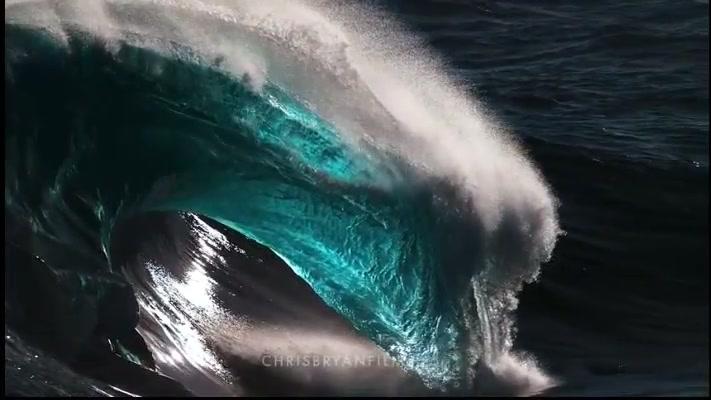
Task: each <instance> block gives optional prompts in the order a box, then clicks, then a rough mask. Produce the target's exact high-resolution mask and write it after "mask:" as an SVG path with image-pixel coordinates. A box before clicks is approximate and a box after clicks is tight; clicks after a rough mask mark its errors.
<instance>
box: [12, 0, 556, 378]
mask: <svg viewBox="0 0 711 400" xmlns="http://www.w3.org/2000/svg"><path fill="white" fill-rule="evenodd" d="M5 10H6V17H5V22H6V28H7V26H8V25H10V26H14V27H17V28H18V29H29V30H30V31H34V32H35V33H37V32H42V33H43V34H44V35H46V36H47V37H49V38H51V39H52V41H53V42H52V43H53V44H51V45H50V44H48V43H46V44H45V46H50V47H51V46H54V47H53V53H51V54H48V53H42V52H39V51H35V50H36V49H35V50H32V49H28V47H31V46H33V45H37V44H36V43H35V44H28V43H26V42H23V41H22V37H21V36H22V35H20V34H18V35H17V36H14V37H13V36H11V37H10V39H9V42H10V44H8V37H7V35H6V49H8V48H9V49H10V50H11V51H10V52H9V54H10V56H11V57H9V59H10V61H9V64H6V83H7V82H10V83H11V85H12V86H13V89H12V91H11V93H12V94H15V95H18V96H20V94H22V95H23V96H30V97H32V96H34V97H36V98H40V96H39V88H38V87H34V86H33V85H32V84H31V83H29V79H33V78H35V77H32V76H29V77H28V75H31V74H30V73H28V72H27V70H28V69H27V68H25V67H27V65H30V64H26V63H31V62H32V61H31V60H30V61H28V57H29V58H32V57H45V60H48V59H49V58H51V57H58V58H60V59H63V60H64V61H63V62H62V63H58V64H56V65H57V67H56V70H52V72H53V73H55V74H57V75H56V77H57V78H58V79H59V81H60V82H64V83H66V86H61V87H59V88H58V90H59V91H58V93H57V94H56V95H55V97H48V98H45V99H43V100H42V101H44V102H46V103H47V104H40V108H41V107H46V110H48V112H47V113H46V114H45V115H43V116H42V118H44V119H46V120H47V122H46V123H44V125H42V126H39V127H28V126H27V125H26V124H29V123H30V122H29V121H34V120H36V117H37V116H36V115H33V114H32V112H33V111H31V110H24V109H21V107H22V106H23V105H25V104H24V103H22V104H18V105H13V106H12V107H15V108H12V109H11V110H10V111H11V112H14V113H15V116H17V117H18V118H14V119H12V121H14V122H12V123H11V125H10V126H9V129H8V131H9V132H10V135H8V137H10V139H8V138H7V137H6V144H9V146H8V147H14V148H18V149H20V150H22V152H21V153H18V154H30V156H28V157H30V158H32V157H33V156H32V154H35V153H44V154H50V155H51V157H49V159H52V160H55V159H59V160H60V162H59V163H58V165H59V166H58V167H56V169H54V170H53V169H52V166H49V165H45V166H44V167H45V168H47V171H48V172H47V174H48V175H50V176H52V177H53V179H52V180H49V181H47V180H42V179H39V178H37V177H36V176H33V177H30V178H29V179H28V180H27V181H25V183H22V184H19V183H18V184H17V187H16V188H12V189H11V190H10V191H9V192H8V187H7V185H6V199H7V198H8V193H10V195H9V198H10V200H11V201H10V202H8V201H6V204H7V203H10V204H11V206H12V207H17V208H19V209H23V210H24V211H23V212H24V213H25V214H27V215H28V218H29V219H32V220H33V221H34V223H35V224H36V226H38V231H41V232H44V233H47V234H50V235H52V236H54V237H58V236H61V235H59V233H60V232H70V233H71V234H70V235H69V236H67V238H69V237H79V236H82V235H83V234H84V233H85V232H89V235H90V236H91V235H93V236H94V239H93V240H94V241H96V242H98V243H100V246H103V247H102V250H101V251H102V252H103V253H104V254H103V256H104V257H107V256H108V250H107V248H108V245H107V243H108V241H109V237H110V233H111V229H112V226H113V224H114V221H115V220H117V219H120V218H122V217H123V216H125V215H127V214H131V213H140V212H144V211H148V210H156V209H158V210H180V211H189V212H196V213H201V214H203V215H206V216H208V217H211V218H213V219H215V220H217V221H219V222H221V223H223V224H225V225H227V226H229V227H231V228H233V229H236V230H238V231H240V232H242V233H244V234H245V235H247V236H249V237H251V238H253V239H256V240H257V241H258V242H260V243H262V244H265V245H267V246H268V247H270V248H272V249H273V250H274V251H275V252H276V253H277V254H279V255H280V256H281V257H282V258H283V259H284V260H285V261H286V262H287V263H288V264H289V265H290V266H291V268H292V269H293V270H294V272H295V273H297V274H298V275H299V276H300V277H301V278H303V279H304V280H305V281H306V282H308V283H309V285H310V286H311V287H312V288H313V289H314V291H315V292H316V293H317V294H318V295H319V296H320V297H321V298H322V299H323V300H324V301H325V302H326V303H327V304H328V305H329V306H330V307H332V308H333V309H334V310H336V311H338V312H339V313H340V314H341V315H343V316H344V317H345V318H347V319H348V320H349V321H350V322H351V323H352V324H353V325H354V326H355V327H356V329H358V330H359V331H361V332H362V333H363V334H364V335H366V336H368V337H369V338H371V339H372V340H374V341H375V342H376V343H378V344H379V345H380V346H381V347H382V348H383V349H384V350H385V351H387V352H388V353H389V354H391V355H392V356H393V357H394V358H395V359H396V360H397V361H398V362H400V363H402V364H403V365H404V366H405V367H406V368H408V369H411V370H413V371H415V372H417V373H418V374H419V375H420V376H422V378H423V379H424V380H425V382H426V383H427V384H429V385H430V386H432V387H441V386H455V387H457V386H462V385H464V386H472V385H474V383H473V382H472V379H473V377H472V373H473V372H472V371H473V366H474V365H475V364H476V363H477V362H479V361H482V362H484V363H486V364H487V365H489V366H491V367H492V368H493V367H494V366H495V365H497V363H500V362H503V361H502V360H509V359H514V360H515V359H516V358H515V357H513V358H512V356H511V354H510V351H511V348H512V345H513V343H512V341H513V329H514V324H513V319H512V316H511V314H512V312H513V311H514V310H515V308H516V306H517V299H516V293H517V292H518V291H519V290H520V289H521V287H522V285H523V284H524V283H525V282H531V281H533V280H535V279H536V277H537V275H538V273H539V266H540V263H541V262H544V261H546V260H547V259H548V258H549V257H550V255H551V253H552V251H553V247H554V245H555V241H556V238H557V236H558V235H559V233H560V230H559V228H558V223H557V216H556V207H557V204H556V200H555V198H554V197H553V196H552V194H551V192H550V190H549V188H548V187H547V185H546V184H545V182H544V180H543V178H542V177H541V175H540V173H539V172H538V171H537V170H536V169H535V167H534V166H533V165H532V164H531V163H530V162H529V161H528V160H527V159H526V158H525V157H524V155H523V152H522V150H521V149H519V147H518V145H517V144H516V143H515V141H514V140H513V139H512V138H511V137H510V136H509V135H508V134H507V133H506V132H505V130H504V129H502V128H501V126H500V124H497V123H496V122H495V121H494V119H493V118H492V117H491V116H489V115H488V114H487V113H486V112H485V110H484V108H483V106H482V105H481V104H479V103H478V102H476V101H475V100H474V99H472V98H471V97H470V96H469V95H467V94H466V93H465V91H463V90H461V89H459V88H457V87H456V86H455V85H454V84H453V83H451V82H452V80H451V79H450V78H449V77H448V74H447V73H446V72H445V69H444V67H443V66H442V63H440V62H439V61H437V58H436V57H434V56H433V55H432V54H431V53H430V52H428V51H427V50H426V49H425V48H423V47H421V46H420V45H419V44H417V42H416V40H415V39H413V38H412V37H410V36H409V35H408V34H406V33H405V32H404V31H403V30H402V29H400V28H399V27H398V26H397V25H396V24H394V23H391V22H390V21H391V20H389V19H387V18H384V17H383V15H382V13H379V12H378V11H373V10H366V9H363V8H359V7H354V6H352V5H342V4H338V5H337V4H332V3H328V2H326V3H318V2H313V3H312V2H301V1H288V2H277V1H274V2H267V3H266V4H264V2H261V3H260V2H256V1H255V2H251V1H245V2H223V1H190V2H188V1H178V0H163V1H157V0H155V1H148V0H146V1H139V0H136V1H108V0H107V1H102V2H94V3H92V6H91V7H85V4H84V3H83V2H78V1H71V0H66V1H24V2H23V1H21V2H6V4H5ZM382 21H386V22H382ZM13 40H14V41H13ZM33 51H34V52H33ZM38 54H42V56H39V55H38ZM99 59H100V60H101V65H102V68H103V69H100V68H96V69H92V66H94V65H98V64H96V63H97V60H99ZM49 64H50V63H49V62H48V63H46V64H42V65H39V66H38V65H35V66H34V68H36V69H37V70H42V68H45V66H46V65H49ZM87 65H88V67H87ZM23 68H25V70H23ZM61 68H65V69H61ZM84 68H87V70H85V69H84ZM79 71H82V73H85V72H86V71H89V72H90V75H82V74H81V73H79ZM107 71H108V72H107ZM23 74H25V75H23ZM72 74H75V75H72ZM87 77H88V79H94V80H96V81H94V82H87V81H84V80H85V79H87ZM116 77H119V78H116ZM97 82H98V83H100V84H97ZM127 82H128V83H127ZM137 88H139V90H136V89H137ZM77 89H81V90H77ZM102 91H103V92H102ZM63 95H65V96H66V97H65V98H62V97H60V96H63ZM100 96H101V97H100ZM18 98H19V97H18ZM97 99H105V100H104V101H105V102H106V103H105V104H96V102H97ZM53 100H57V103H56V104H67V106H66V107H67V111H68V113H69V114H70V115H71V116H72V117H71V118H74V121H76V120H79V121H82V122H81V123H80V124H78V125H79V126H76V125H71V124H69V123H68V122H67V121H69V120H70V119H71V118H70V117H67V115H65V114H62V113H56V112H52V107H53V106H54V105H53V104H49V103H50V102H51V101H53ZM71 105H73V106H75V108H72V107H71ZM102 106H105V108H102ZM82 107H84V108H86V109H82ZM87 109H88V110H89V111H91V112H100V113H102V114H101V116H102V117H103V118H104V120H101V121H99V119H98V117H97V116H96V115H93V116H92V118H90V119H88V120H86V119H84V118H85V117H86V115H85V113H86V112H87ZM122 109H125V110H127V111H121V110H122ZM122 112H123V113H126V114H125V115H124V117H126V118H129V117H130V122H127V121H123V122H117V121H119V116H120V114H121V113H122ZM23 113H24V114H23ZM137 116H139V117H141V118H144V120H142V121H143V122H144V123H143V125H140V124H137V123H135V122H134V121H135V118H136V117H137ZM107 121H108V122H107ZM50 122H53V123H55V124H52V123H50ZM42 123H43V122H40V125H41V124H42ZM12 124H14V125H12ZM132 124H135V125H132ZM6 127H8V125H7V123H6ZM61 129H65V131H63V132H61V134H60V133H58V131H59V130H61ZM30 131H32V132H34V133H33V134H34V135H36V137H35V139H33V140H34V141H32V140H25V139H24V138H23V136H22V135H26V134H27V133H26V132H30ZM127 132H130V134H128V133H127ZM50 136H52V139H51V140H50V139H48V138H49V137H50ZM8 140H9V142H8ZM61 140H66V143H70V144H71V146H74V147H71V148H70V149H69V150H68V151H67V152H66V153H61V152H60V151H59V150H57V149H53V148H50V147H48V146H47V145H48V143H49V144H51V143H52V141H61ZM43 145H44V146H45V147H44V148H42V146H43ZM146 146H149V147H150V148H151V150H152V151H154V152H156V153H155V154H160V157H161V159H160V160H159V161H156V159H157V157H156V156H155V155H154V153H152V152H148V151H146V150H145V147H146ZM129 154H131V155H132V156H133V157H139V159H141V160H146V161H149V162H151V161H152V162H153V163H154V165H151V164H150V163H147V164H146V165H145V168H126V169H123V170H120V171H116V169H115V167H114V166H113V165H112V163H118V164H119V165H120V164H124V163H127V162H129V161H128V160H129V157H128V155H129ZM32 159H33V160H41V157H37V158H32ZM25 161H26V160H25ZM13 162H15V161H13V160H10V164H11V165H10V168H8V169H9V170H11V171H14V172H13V173H14V174H16V175H15V176H12V175H11V176H10V178H14V181H15V182H20V181H21V180H22V179H21V172H19V171H20V168H19V167H17V166H15V165H12V163H13ZM18 162H19V161H18ZM7 164H8V161H6V166H7ZM18 165H19V164H18ZM8 181H13V179H8ZM27 187H31V188H30V189H27ZM70 192H71V193H78V196H77V197H79V198H80V201H79V202H80V203H82V204H83V205H81V206H78V205H76V204H75V203H76V202H77V200H76V199H74V200H73V202H74V203H72V204H67V203H56V202H55V203H52V202H51V201H49V202H48V201H47V198H51V197H52V196H54V198H55V199H56V198H62V197H63V196H68V195H67V193H70ZM28 193H32V194H34V195H35V197H37V195H36V193H41V195H39V196H38V198H40V199H41V200H40V202H39V206H37V205H36V204H33V205H30V204H29V203H28V199H27V196H28ZM77 207H81V208H83V209H84V212H85V213H87V211H86V210H87V209H88V210H90V211H88V213H90V214H93V218H95V219H96V220H97V221H98V222H97V225H96V226H88V227H85V228H82V229H83V231H84V233H82V234H77V233H76V232H75V231H76V230H77V228H76V227H74V226H73V225H71V223H70V222H69V221H72V220H75V219H77V218H75V217H76V213H77V211H76V210H77ZM6 208H7V205H6ZM67 215H68V217H67ZM79 219H80V218H79ZM67 244H68V245H73V244H74V243H67ZM452 355H454V356H452ZM507 357H508V358H507ZM493 370H494V371H496V370H497V369H496V368H493Z"/></svg>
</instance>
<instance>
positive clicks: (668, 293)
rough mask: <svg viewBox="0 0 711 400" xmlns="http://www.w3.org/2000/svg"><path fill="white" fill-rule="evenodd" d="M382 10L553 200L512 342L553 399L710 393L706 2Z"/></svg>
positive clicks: (435, 5) (458, 4)
mask: <svg viewBox="0 0 711 400" xmlns="http://www.w3.org/2000/svg"><path fill="white" fill-rule="evenodd" d="M395 8H396V9H397V10H398V14H399V15H401V16H402V18H404V19H406V20H407V21H408V22H409V23H410V24H412V26H413V27H414V29H417V30H418V31H421V32H423V34H424V35H426V37H427V40H428V41H429V42H430V43H432V45H433V46H435V47H436V48H437V49H439V50H440V51H441V52H443V53H444V54H446V55H447V57H448V58H449V59H450V60H451V66H452V68H454V69H456V70H457V72H458V74H459V76H461V77H462V79H463V80H464V81H466V82H467V83H470V84H471V88H472V90H473V91H475V92H476V93H477V94H478V96H480V97H481V98H483V99H484V101H485V102H486V103H487V104H488V105H489V106H490V107H491V108H492V109H494V110H496V112H497V113H498V114H499V115H500V116H501V118H502V119H503V120H505V121H506V122H507V123H509V124H511V126H512V127H513V129H514V130H515V132H516V133H517V134H519V135H521V136H523V137H524V138H525V139H524V140H525V142H526V145H527V148H528V149H529V150H530V154H531V155H532V157H533V158H534V159H535V160H536V161H537V162H538V163H539V165H540V166H541V168H542V170H543V173H544V175H545V176H546V178H547V179H548V180H549V182H550V183H551V185H552V187H553V189H554V191H555V193H556V195H557V196H558V197H559V198H560V200H561V207H560V221H561V225H562V227H563V229H564V230H565V231H566V232H567V234H566V235H565V236H564V237H563V238H561V239H560V240H559V242H558V244H557V246H556V250H555V253H554V256H553V259H552V261H551V262H550V263H549V264H547V265H544V266H543V273H542V275H541V279H540V281H539V282H538V283H537V284H534V285H529V286H528V287H526V288H525V289H524V291H523V292H522V294H521V297H520V301H521V303H520V308H519V311H518V321H519V333H518V335H517V338H518V341H517V344H519V345H520V346H521V347H522V348H525V349H527V350H530V351H532V352H533V353H534V354H536V355H537V356H538V357H539V359H540V360H542V361H543V363H544V365H545V366H546V367H547V368H549V370H550V371H551V372H554V373H555V374H558V375H560V376H563V377H565V380H566V381H567V382H568V384H569V385H570V387H569V388H561V390H560V393H561V394H562V393H565V394H576V393H577V394H585V395H614V394H624V395H631V394H635V395H671V394H703V393H706V394H708V368H709V361H708V351H709V350H708V343H709V342H708V341H709V339H708V327H709V319H708V318H709V309H708V296H709V283H708V278H709V247H708V205H709V203H708V201H709V199H708V182H709V181H708V179H709V167H708V166H709V164H708V162H709V158H708V151H709V134H708V129H709V110H708V104H709V75H708V65H709V64H708V62H709V56H708V55H709V39H708V22H709V20H708V4H707V3H706V2H701V1H698V2H697V1H683V2H675V1H650V2H634V1H580V2H565V1H560V2H559V1H551V2H537V1H532V2H526V1H523V2H519V1H512V2H487V1H480V2H478V1H442V2H418V1H415V2H402V3H401V4H400V3H399V4H397V5H396V6H395Z"/></svg>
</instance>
